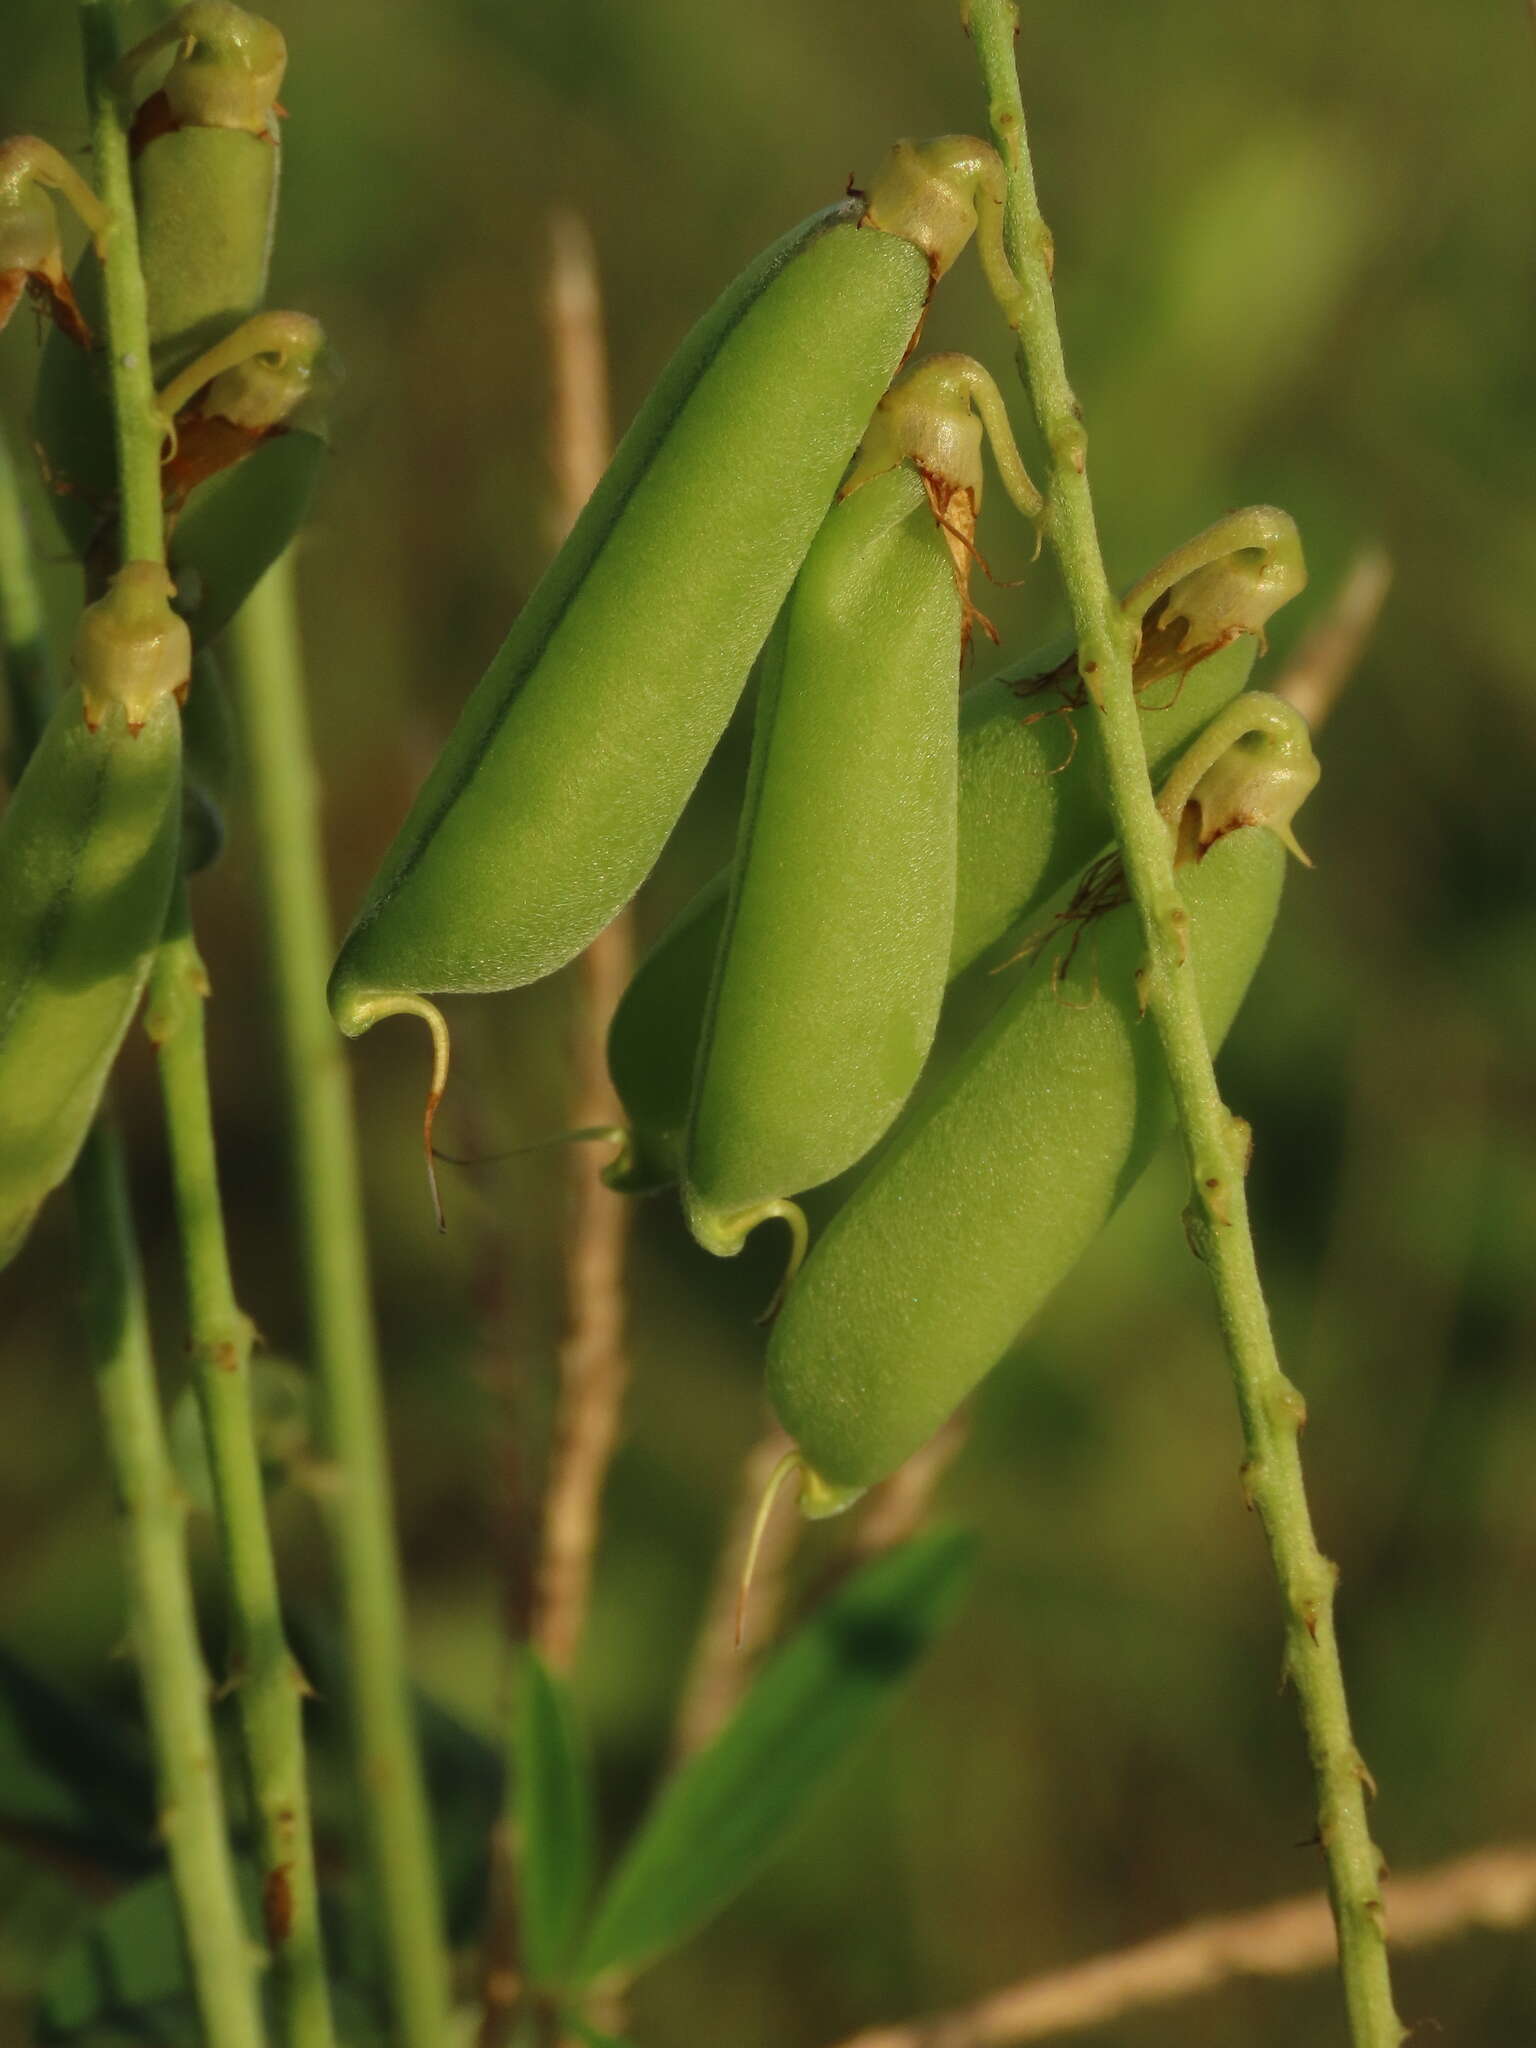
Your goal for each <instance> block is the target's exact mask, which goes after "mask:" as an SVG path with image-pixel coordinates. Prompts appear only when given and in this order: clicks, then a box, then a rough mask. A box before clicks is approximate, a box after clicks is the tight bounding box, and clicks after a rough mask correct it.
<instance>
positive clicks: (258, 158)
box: [123, 0, 287, 382]
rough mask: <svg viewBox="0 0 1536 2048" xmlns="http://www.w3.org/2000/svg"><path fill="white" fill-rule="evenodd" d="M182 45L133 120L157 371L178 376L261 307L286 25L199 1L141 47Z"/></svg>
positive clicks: (213, 0) (135, 54) (132, 61)
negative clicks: (160, 84)
mask: <svg viewBox="0 0 1536 2048" xmlns="http://www.w3.org/2000/svg"><path fill="white" fill-rule="evenodd" d="M171 44H174V45H175V46H176V59H175V62H174V63H173V64H172V65H171V68H170V70H169V72H168V73H167V74H166V79H165V84H164V85H163V87H162V88H161V90H160V91H159V92H158V93H152V94H151V95H150V97H149V99H147V100H146V101H145V102H144V105H143V106H142V107H141V108H140V109H139V112H138V115H137V117H136V119H135V122H134V136H133V140H134V146H135V155H134V163H133V188H134V199H135V201H136V203H137V208H138V216H139V247H140V253H141V257H142V260H143V265H144V287H145V290H146V292H147V294H148V297H149V332H150V346H151V352H152V355H153V358H154V367H155V378H156V381H157V382H159V381H161V380H162V379H164V378H166V377H173V376H174V375H175V374H176V372H177V371H178V370H181V369H183V368H184V367H185V366H186V365H187V364H188V363H190V362H191V361H192V360H193V359H194V358H195V357H197V356H199V355H201V354H202V353H203V352H204V351H205V350H206V349H210V348H212V347H213V346H214V344H215V343H216V342H218V341H220V340H222V339H223V337H224V336H225V335H226V334H227V333H228V332H229V330H230V328H232V327H234V326H236V325H238V323H239V322H240V321H242V320H244V319H245V318H246V316H247V315H248V314H250V313H254V312H255V310H256V308H257V307H258V306H259V305H260V304H261V301H262V299H263V297H264V296H265V294H266V289H267V266H268V263H269V261H270V258H271V252H272V229H273V223H274V221H275V219H276V215H277V182H278V162H279V150H278V130H277V118H276V113H275V106H276V101H277V95H278V93H279V92H280V91H281V89H282V83H283V71H284V68H285V66H286V63H287V51H286V48H285V46H284V43H283V38H282V34H281V32H280V31H279V30H278V29H276V28H274V27H273V25H272V23H271V22H269V21H263V20H262V19H261V17H260V16H259V15H255V14H248V13H247V12H246V10H245V9H244V8H243V7H235V6H232V5H229V4H227V0H191V4H190V5H188V6H185V7H180V8H178V9H177V10H176V12H175V13H174V14H173V15H172V16H171V17H170V19H169V20H168V21H167V22H165V23H164V24H163V25H162V26H161V27H160V28H159V29H157V30H156V31H155V33H154V34H153V35H151V36H148V37H146V39H145V40H144V41H143V42H142V43H140V44H139V45H138V47H137V48H136V49H134V50H131V51H130V52H129V53H128V55H127V57H126V58H125V59H124V62H123V70H124V72H125V74H128V75H132V74H133V73H136V72H137V71H138V69H139V68H140V66H141V65H142V64H143V63H144V62H145V61H146V60H147V59H148V58H149V57H151V56H153V55H154V54H155V53H156V52H157V51H160V50H163V49H165V48H166V47H167V46H168V45H171Z"/></svg>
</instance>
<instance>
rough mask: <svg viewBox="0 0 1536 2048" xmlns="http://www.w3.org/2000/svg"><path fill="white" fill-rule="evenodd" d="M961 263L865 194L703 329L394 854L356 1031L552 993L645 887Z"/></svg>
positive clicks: (337, 987) (342, 997) (742, 288)
mask: <svg viewBox="0 0 1536 2048" xmlns="http://www.w3.org/2000/svg"><path fill="white" fill-rule="evenodd" d="M935 147H937V145H936V146H935ZM967 147H968V148H969V149H970V150H971V151H972V152H974V151H975V150H977V149H979V148H980V147H981V146H980V145H976V144H968V145H967ZM907 148H908V156H909V160H910V159H911V158H912V157H913V156H914V155H915V156H919V157H920V156H921V155H922V152H916V153H914V152H912V151H911V149H910V145H909V146H907ZM930 182H933V181H930ZM871 203H873V202H871ZM968 204H969V202H968ZM973 221H974V207H973V206H972V207H971V212H970V221H969V222H968V223H967V224H966V225H965V227H964V230H963V232H957V233H956V234H955V235H954V238H953V243H952V247H951V250H950V251H949V252H947V253H953V252H954V251H957V250H958V248H959V247H961V246H963V243H964V240H965V238H966V237H967V236H968V235H969V233H970V232H971V223H973ZM943 266H944V257H943V256H940V257H938V258H934V257H932V255H931V253H930V252H925V249H924V248H922V247H919V246H918V244H917V242H916V241H914V240H909V239H907V236H906V234H905V233H903V232H897V231H894V230H893V229H886V228H884V227H876V226H874V225H873V224H872V222H871V220H870V218H869V214H868V212H867V210H866V211H863V212H861V209H860V205H859V203H858V201H857V200H855V199H850V200H848V201H845V202H843V203H841V204H839V205H837V206H834V207H832V208H830V209H828V210H827V211H826V212H824V213H822V214H819V215H817V216H815V217H814V218H813V219H811V220H810V221H808V222H806V223H804V224H803V225H802V226H801V227H799V228H796V229H795V230H793V231H792V232H791V233H790V234H789V235H788V236H786V237H784V238H783V239H782V240H781V241H780V242H778V243H777V244H776V245H775V246H774V247H773V248H771V249H770V250H769V251H768V252H767V253H766V254H765V255H764V256H762V257H761V258H760V259H759V260H758V261H757V262H756V263H755V264H753V265H752V266H751V267H750V268H749V269H748V271H747V272H746V273H745V274H744V275H743V276H742V277H741V278H740V279H738V281H737V282H736V283H735V284H734V285H733V286H732V287H731V288H730V289H729V290H728V291H727V292H726V294H725V295H724V297H723V298H722V299H721V300H720V301H719V302H718V303H717V304H716V305H715V307H714V308H713V309H712V311H710V312H709V313H708V314H706V315H705V317H704V319H703V320H702V321H701V322H700V323H699V325H698V326H697V327H695V329H694V330H693V332H692V334H691V335H690V336H689V337H688V339H687V340H686V341H685V342H684V344H683V346H682V348H681V349H680V350H679V352H678V354H677V356H676V357H674V359H673V361H672V363H671V364H670V366H669V367H668V369H667V370H666V371H665V372H664V373H663V376H662V378H661V381H660V383H659V384H658V385H657V387H656V389H655V391H654V392H653V393H652V395H651V397H650V398H649V400H648V401H647V402H646V404H645V406H644V407H643V408H642V410H641V412H640V414H639V416H638V417H637V419H636V420H635V422H634V424H633V425H632V426H631V428H630V430H629V432H628V433H627V434H626V436H625V437H624V440H623V442H622V443H621V444H620V447H619V449H618V452H617V454H616V455H615V457H614V460H613V463H612V465H611V466H610V468H609V470H608V473H607V475H606V476H605V477H604V479H603V481H602V482H601V483H600V484H599V486H598V489H597V491H596V492H595V493H594V495H593V498H592V499H591V501H590V502H589V504H588V505H587V507H586V509H585V511H584V512H583V513H582V515H581V517H580V519H579V520H578V521H577V523H576V526H575V528H574V529H573V531H572V533H571V535H570V538H569V539H568V540H567V542H566V544H565V546H564V547H563V548H562V550H561V552H560V554H559V555H558V556H557V558H556V560H555V561H554V563H553V564H552V565H551V567H550V569H549V571H548V572H547V573H546V575H545V577H544V578H543V580H542V582H541V583H540V584H539V586H538V588H537V589H536V590H535V592H534V594H533V596H532V597H531V598H530V600H529V602H528V604H527V606H526V607H525V609H524V611H523V613H522V615H521V617H520V618H519V620H518V622H517V624H516V625H515V626H514V627H513V629H512V631H511V633H510V635H509V636H508V638H507V640H506V642H505V643H504V645H503V647H502V648H501V650H500V652H499V653H498V654H497V656H496V658H495V659H494V661H493V662H492V664H491V667H490V669H489V671H488V672H487V674H486V676H485V677H484V679H483V680H482V682H481V683H480V685H479V687H478V689H477V690H476V691H475V693H474V695H473V696H472V697H471V699H470V701H469V704H468V705H467V707H466V708H465V711H464V713H463V715H462V716H461V718H460V720H459V722H458V725H457V727H456V728H455V730H454V732H453V734H452V735H451V736H450V738H449V741H448V744H447V746H446V748H445V749H444V752H443V754H442V755H441V757H440V759H439V761H438V763H437V765H436V767H435V768H434V769H433V771H432V773H431V775H430V776H429V777H428V780H427V782H426V785H425V787H424V788H423V789H422V791H421V793H420V795H419V796H418V798H417V800H416V803H415V805H414V806H413V808H412V810H411V812H410V814H409V816H408V817H407V819H406V821H405V823H404V825H403V826H402V827H401V830H400V832H399V834H398V835H397V837H396V839H395V842H394V844H393V846H392V847H391V849H390V850H389V852H388V853H387V854H386V856H385V859H384V862H383V865H382V866H381V868H380V870H379V873H378V875H377V877H376V878H375V880H374V883H373V885H372V888H371V889H370V891H369V893H368V896H367V898H366V900H365V901H364V904H363V907H362V909H361V911H360V912H359V914H358V917H357V919H356V922H355V923H354V924H353V926H352V929H351V931H350V933H349V935H348V937H347V939H346V942H345V944H344V945H343V948H342V951H341V954H340V957H339V959H338V961H337V964H336V968H335V970H334V972H333V975H332V979H331V1004H332V1009H333V1011H334V1013H335V1015H336V1018H337V1021H338V1022H339V1023H340V1025H341V1027H342V1029H343V1030H344V1031H347V1032H348V1033H351V1034H355V1033H356V1032H358V1031H361V1030H364V1029H366V1028H367V1027H368V1025H369V1024H370V1023H372V1022H374V1021H375V1020H376V1019H377V1018H378V1017H379V1016H381V1015H385V1014H388V1013H389V1012H390V1010H391V1007H392V1006H396V1005H398V1004H400V1003H406V1004H408V1003H409V1002H410V1001H411V1000H412V999H414V998H419V997H420V996H421V995H423V994H426V993H437V992H451V991H466V992H468V991H481V990H493V989H504V988H515V987H518V986H521V985H523V984H525V983H527V982H530V981H534V980H537V979H538V978H539V977H540V976H542V975H545V974H549V973H551V972H553V970H554V969H555V968H557V967H560V966H562V965H563V964H564V963H565V962H566V961H567V960H569V959H571V958H572V957H573V956H574V955H575V954H576V953H578V952H579V951H580V950H581V948H582V947H583V946H585V945H586V944H587V943H588V941H589V940H590V939H591V938H592V937H593V936H594V935H595V934H596V933H597V932H598V931H600V930H601V929H602V927H603V926H604V925H605V924H606V923H607V922H608V920H609V919H610V918H611V917H613V916H614V914H615V913H616V912H617V911H618V910H619V909H621V908H622V906H623V905H624V904H625V903H626V902H627V901H628V900H629V898H630V897H631V896H632V895H633V894H634V892H635V890H636V888H637V887H638V886H639V884H640V882H641V881H642V880H643V879H644V877H645V875H646V874H647V873H648V872H649V870H650V868H651V867H652V865H653V864H654V862H655V859H656V856H657V854H658V852H659V851H660V848H661V846H662V844H663V842H664V841H665V840H666V838H667V836H668V834H669V833H670V832H671V830H672V827H673V825H674V824H675V823H676V821H677V818H678V815H679V813H680V812H681V810H682V807H683V804H684V802H685V801H686V799H687V797H688V795H689V793H690V792H691V790H692V789H693V787H694V784H695V783H696V782H697V780H698V778H699V775H700V774H701V772H702V770H703V767H704V764H705V762H706V760H707V759H708V757H709V754H710V752H711V751H712V749H713V747H714V745H715V743H716V741H717V740H718V738H719V736H720V733H721V732H722V730H723V729H724V726H725V723H726V720H727V718H728V717H729V715H730V712H731V709H732V706H733V705H734V703H735V701H736V698H737V697H738V695H739V694H740V691H741V689H742V686H743V684H744V683H745V680H746V677H747V673H748V670H749V669H750V667H751V664H752V662H753V660H754V658H755V656H756V655H757V653H758V651H759V649H760V648H761V646H762V644H763V642H764V640H765V639H766V638H767V635H768V631H769V628H770V627H771V625H772V623H773V620H774V618H775V616H776V614H777V612H778V609H779V607H780V605H781V604H782V602H783V599H784V597H785V594H786V592H787V591H788V589H789V586H790V583H791V581H792V580H793V578H794V575H795V573H796V571H797V569H798V568H799V565H800V563H801V561H802V559H803V558H804V556H805V553H806V551H807V549H808V548H809V547H810V544H811V541H812V539H813V538H814V536H815V533H816V529H817V527H818V526H819V525H820V523H821V519H822V517H823V515H824V513H825V510H826V507H827V504H828V502H829V501H830V499H831V497H832V495H833V492H834V490H835V489H836V487H837V484H838V482H839V480H840V478H841V475H842V472H843V469H844V466H845V465H846V463H847V461H848V459H849V457H850V456H851V455H852V453H853V450H854V448H855V446H856V444H857V442H858V440H859V437H860V435H861V433H862V432H863V429H864V427H865V424H866V422H867V421H868V420H869V418H870V415H871V413H872V412H873V410H874V408H875V405H876V402H877V401H878V399H879V398H880V396H881V394H882V392H883V391H884V390H885V388H886V386H887V384H888V383H889V382H890V379H891V377H892V375H893V373H894V372H895V370H896V368H897V366H898V365H899V364H900V362H901V360H902V358H903V356H904V354H905V353H906V351H907V349H908V347H909V345H910V343H911V341H912V338H913V335H914V333H915V331H916V329H917V327H918V324H919V322H920V320H921V318H922V314H923V310H924V307H925V305H926V303H927V299H928V294H929V290H930V285H931V280H932V276H933V275H934V274H935V273H936V272H937V271H939V270H941V269H942V268H943Z"/></svg>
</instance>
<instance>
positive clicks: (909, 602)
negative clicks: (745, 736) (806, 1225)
mask: <svg viewBox="0 0 1536 2048" xmlns="http://www.w3.org/2000/svg"><path fill="white" fill-rule="evenodd" d="M961 625H962V618H961V596H960V590H959V586H958V584H957V580H956V575H955V568H954V564H953V561H952V559H951V555H950V550H949V547H948V546H947V544H946V540H945V536H944V533H943V530H942V529H941V528H940V526H939V524H938V522H937V520H936V519H935V517H934V513H933V510H932V507H931V505H930V502H929V497H928V490H927V486H926V484H925V482H924V479H923V477H922V476H921V475H920V474H919V473H918V471H917V469H916V468H915V467H914V466H913V465H912V464H910V463H902V464H900V465H899V466H898V467H896V468H894V469H890V470H887V471H886V472H885V473H884V474H883V475H880V476H877V477H875V478H874V479H873V480H872V481H870V482H868V483H865V484H862V485H860V486H859V488H858V489H856V490H854V491H853V492H852V493H851V495H849V496H847V497H845V498H843V499H841V500H840V501H839V502H838V503H837V504H836V505H835V506H834V507H833V508H832V510H831V511H830V512H829V513H828V515H827V517H826V520H825V522H824V524H823V525H822V528H821V531H820V532H819V533H818V535H817V537H816V540H815V542H814V543H813V545H812V547H811V550H810V553H809V554H808V555H807V557H806V560H805V563H804V566H803V567H802V569H801V571H800V574H799V576H798V577H797V579H796V582H795V586H794V589H793V591H792V592H791V595H790V598H789V600H788V603H787V605H786V607H785V612H784V616H783V619H782V621H781V625H780V627H779V628H777V629H776V630H775V634H774V639H773V641H772V642H770V653H769V659H768V661H767V663H766V665H765V670H764V676H763V685H762V694H761V696H760V698H759V702H758V711H757V724H756V731H755V734H754V738H753V749H752V767H751V771H750V775H749V780H748V787H747V797H746V804H745V807H744V810H743V813H742V821H741V829H740V834H739V837H738V841H737V854H736V863H735V882H734V887H733V891H732V897H731V902H730V907H729V910H728V912H727V915H726V919H725V929H724V933H723V937H722V941H721V947H720V953H719V966H718V970H717V974H716V977H715V983H714V988H713V992H712V995H711V998H710V1004H709V1009H708V1012H707V1015H706V1018H705V1021H704V1027H703V1036H702V1041H701V1045H700V1052H699V1065H698V1078H697V1087H696V1094H695V1101H694V1107H693V1115H692V1121H691V1125H690V1129H689V1134H688V1156H687V1174H686V1187H685V1192H686V1203H687V1208H688V1214H689V1220H690V1223H691V1225H692V1227H693V1230H694V1233H695V1235H696V1236H698V1237H699V1239H700V1241H701V1242H702V1243H704V1244H705V1245H706V1246H708V1247H709V1249H711V1250H717V1251H722V1252H731V1251H735V1250H736V1249H737V1248H738V1247H739V1245H740V1243H741V1241H742V1238H743V1236H744V1235H745V1233H746V1231H747V1230H748V1229H750V1228H751V1225H752V1223H753V1222H754V1221H756V1220H757V1219H758V1215H759V1213H760V1212H761V1210H762V1207H763V1205H764V1204H765V1203H767V1204H771V1203H774V1202H775V1201H777V1200H779V1199H780V1198H782V1197H784V1196H786V1195H790V1194H794V1193H797V1192H799V1191H800V1190H802V1189H805V1188H809V1187H816V1186H819V1185H820V1183H821V1182H823V1181H826V1180H830V1179H831V1178H832V1177H833V1176H834V1175H835V1174H838V1173H841V1172H842V1171H843V1170H844V1168H846V1167H847V1166H849V1165H851V1164H852V1163H853V1161H854V1160H856V1159H858V1158H860V1157H862V1155H863V1154H864V1153H865V1152H866V1151H868V1149H869V1147H870V1146H871V1145H872V1144H874V1142H875V1141H876V1139H877V1138H879V1136H880V1135H881V1133H882V1132H883V1131H884V1130H885V1129H886V1127H887V1126H888V1125H889V1124H890V1122H891V1120H892V1119H893V1118H894V1116H895V1115H896V1113H897V1111H898V1110H899V1109H900V1107H901V1105H902V1103H903V1102H904V1101H905V1100H906V1098H907V1096H908V1095H909V1094H910V1092H911V1090H912V1086H913V1084H914V1082H915V1081H916V1079H917V1076H918V1073H919V1072H920V1070H921V1068H922V1064H923V1061H924V1059H925V1058H926V1056H927V1052H928V1048H929V1045H930V1044H931V1043H932V1040H933V1033H934V1027H935V1025H936V1024H937V1022H938V1014H939V1004H940V1001H941V999H942V996H943V992H944V983H945V979H946V969H947V966H948V961H949V948H950V928H951V926H952V924H953V921H954V896H955V690H956V686H957V683H958V680H959V671H960V644H961Z"/></svg>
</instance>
